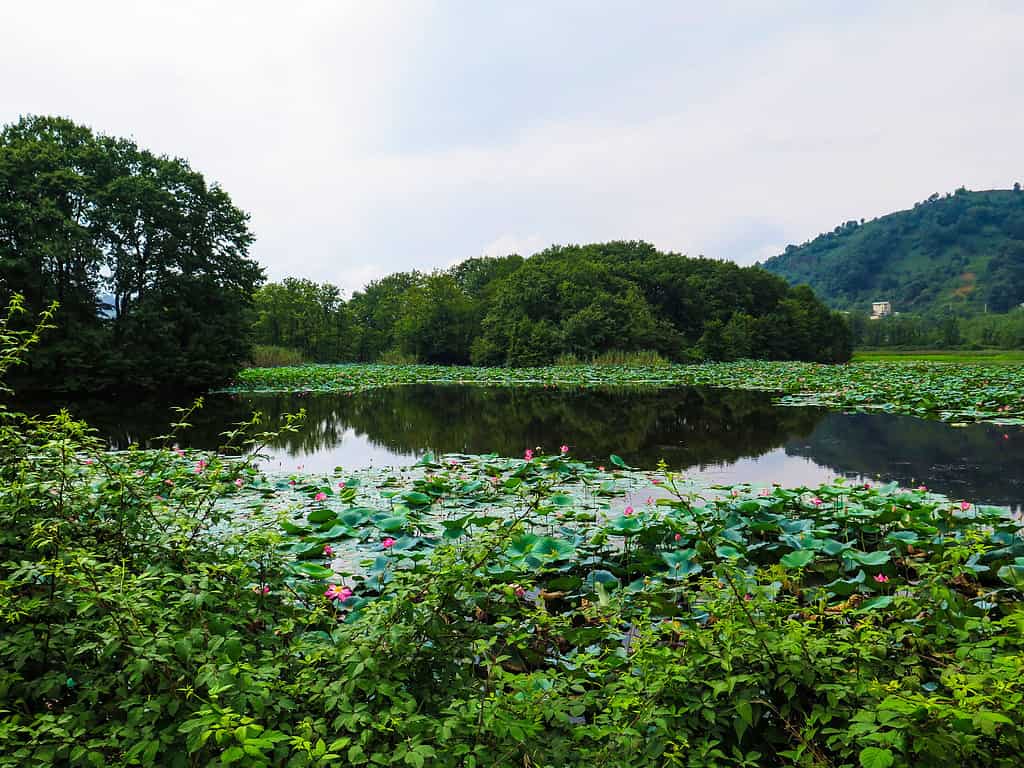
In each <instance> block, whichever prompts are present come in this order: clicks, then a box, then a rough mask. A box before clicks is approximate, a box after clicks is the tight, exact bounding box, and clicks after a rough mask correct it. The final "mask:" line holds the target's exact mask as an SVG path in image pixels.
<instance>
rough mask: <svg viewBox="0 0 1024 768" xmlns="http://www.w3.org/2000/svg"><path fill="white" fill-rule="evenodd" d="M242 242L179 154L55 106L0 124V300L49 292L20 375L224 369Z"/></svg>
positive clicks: (234, 338) (148, 379)
mask: <svg viewBox="0 0 1024 768" xmlns="http://www.w3.org/2000/svg"><path fill="white" fill-rule="evenodd" d="M251 242H252V235H251V233H250V232H249V229H248V223H247V217H246V215H245V214H244V213H242V212H241V211H240V210H238V209H237V208H235V207H234V205H232V203H231V200H230V198H229V197H228V195H227V194H226V193H225V192H224V191H223V190H222V189H220V188H219V187H218V186H216V185H215V184H214V185H210V184H207V182H206V181H205V179H204V178H203V177H202V176H201V175H200V174H199V173H197V172H195V171H193V170H192V169H191V168H190V167H189V166H188V164H187V163H186V162H185V161H183V160H179V159H171V158H168V157H166V156H157V155H154V154H152V153H150V152H147V151H145V150H142V149H139V148H138V147H137V146H136V145H135V144H134V143H133V142H131V141H129V140H127V139H117V138H113V137H109V136H103V135H99V134H95V133H93V132H92V131H90V130H89V129H88V128H85V127H82V126H78V125H75V124H74V123H72V122H71V121H69V120H65V119H61V118H51V117H27V118H23V119H22V120H20V121H19V122H18V123H15V124H13V125H9V126H6V127H5V128H4V129H3V131H2V133H0V301H6V300H7V299H9V297H10V296H11V295H12V294H13V293H20V294H23V295H24V296H25V301H26V306H27V308H28V309H29V310H30V311H31V312H33V313H34V312H38V311H40V310H42V309H43V308H45V307H46V306H47V305H48V304H49V303H50V302H51V301H56V302H59V309H58V312H57V316H56V318H57V322H58V328H57V329H56V330H55V332H54V333H52V334H50V335H48V336H47V337H46V339H45V341H44V343H43V345H42V346H41V347H40V349H39V350H38V351H37V352H36V354H35V355H34V356H33V358H32V360H31V361H30V364H29V365H28V366H26V368H25V369H24V370H23V371H22V372H21V374H20V376H21V379H22V384H23V385H25V386H28V387H32V388H38V389H58V390H68V391H82V390H95V389H103V388H125V387H137V388H154V387H158V386H177V387H185V388H204V387H207V386H209V385H211V384H216V383H218V382H223V381H224V380H225V379H226V378H228V377H229V376H230V375H231V374H232V373H233V372H234V371H235V370H237V368H238V367H239V366H240V365H241V364H242V362H243V361H244V360H245V359H246V358H247V357H248V341H247V340H248V339H249V336H250V327H251V323H252V318H251V316H250V313H249V306H250V304H251V297H252V292H253V289H254V288H255V286H256V285H257V284H258V282H259V280H260V279H261V278H262V271H261V269H260V268H259V267H258V266H257V265H256V264H255V262H253V261H251V260H250V259H248V258H247V256H246V253H247V250H248V247H249V245H250V244H251Z"/></svg>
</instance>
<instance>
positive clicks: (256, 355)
mask: <svg viewBox="0 0 1024 768" xmlns="http://www.w3.org/2000/svg"><path fill="white" fill-rule="evenodd" d="M305 362H306V358H305V356H304V355H303V354H302V353H301V352H300V351H299V350H297V349H290V348H288V347H276V346H273V345H271V344H257V345H256V346H254V347H253V348H252V364H253V367H255V368H280V367H281V366H285V365H302V364H303V363H305Z"/></svg>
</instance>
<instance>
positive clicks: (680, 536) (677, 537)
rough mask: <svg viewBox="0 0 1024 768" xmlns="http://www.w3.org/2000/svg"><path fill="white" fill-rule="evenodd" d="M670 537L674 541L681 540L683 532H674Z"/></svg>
mask: <svg viewBox="0 0 1024 768" xmlns="http://www.w3.org/2000/svg"><path fill="white" fill-rule="evenodd" d="M672 538H674V539H675V540H676V541H680V540H681V539H682V538H683V534H681V533H677V534H676V535H675V536H673V537H672Z"/></svg>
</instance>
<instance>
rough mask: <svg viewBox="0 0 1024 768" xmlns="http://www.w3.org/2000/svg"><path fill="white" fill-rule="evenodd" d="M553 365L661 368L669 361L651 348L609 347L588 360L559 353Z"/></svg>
mask: <svg viewBox="0 0 1024 768" xmlns="http://www.w3.org/2000/svg"><path fill="white" fill-rule="evenodd" d="M555 365H563V366H570V365H622V366H631V367H634V368H661V367H662V366H666V365H669V362H668V360H666V359H665V358H663V357H662V356H661V355H659V354H658V353H657V352H655V351H654V350H653V349H637V350H631V351H627V350H624V349H611V350H608V351H607V352H602V353H601V354H600V355H597V356H596V357H594V358H592V359H591V360H589V361H583V360H580V359H579V358H578V357H577V356H576V355H574V354H564V355H559V356H558V358H557V359H556V360H555Z"/></svg>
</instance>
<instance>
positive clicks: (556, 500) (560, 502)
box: [550, 493, 575, 507]
mask: <svg viewBox="0 0 1024 768" xmlns="http://www.w3.org/2000/svg"><path fill="white" fill-rule="evenodd" d="M550 501H551V503H552V504H554V505H555V506H556V507H571V506H572V505H573V504H574V503H575V499H573V497H572V496H567V495H566V494H564V493H556V494H555V495H554V496H552V497H551V499H550Z"/></svg>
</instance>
